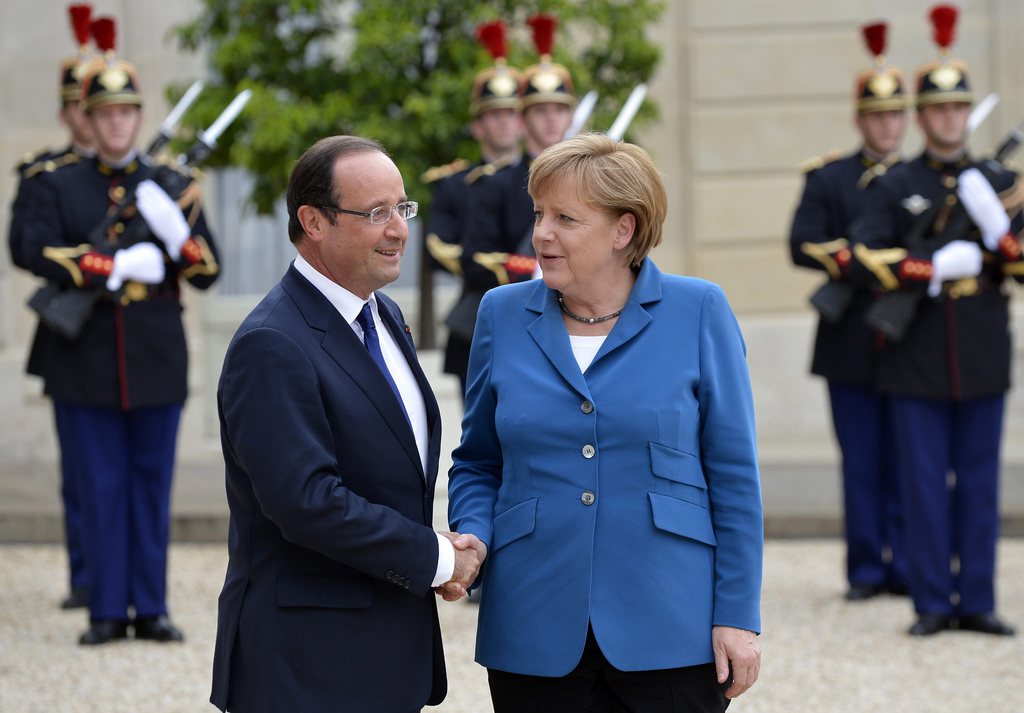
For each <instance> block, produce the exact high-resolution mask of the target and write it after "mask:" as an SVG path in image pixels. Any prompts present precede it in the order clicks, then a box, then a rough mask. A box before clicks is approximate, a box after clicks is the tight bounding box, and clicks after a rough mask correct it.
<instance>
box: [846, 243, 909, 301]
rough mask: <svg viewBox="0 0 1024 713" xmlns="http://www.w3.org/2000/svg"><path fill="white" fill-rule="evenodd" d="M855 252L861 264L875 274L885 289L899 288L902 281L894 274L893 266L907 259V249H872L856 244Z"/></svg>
mask: <svg viewBox="0 0 1024 713" xmlns="http://www.w3.org/2000/svg"><path fill="white" fill-rule="evenodd" d="M853 253H854V255H856V257H857V259H858V260H860V262H861V264H862V265H864V267H866V268H867V269H868V270H870V271H871V272H872V274H874V276H875V277H876V278H877V279H878V282H879V284H881V285H882V287H883V288H884V289H886V290H896V289H899V286H900V281H899V280H898V279H896V275H894V274H893V271H892V266H893V265H897V264H899V263H900V262H901V261H902V260H904V259H906V257H907V251H906V250H905V249H904V248H883V249H880V250H872V249H870V248H868V247H866V246H864V245H854V246H853Z"/></svg>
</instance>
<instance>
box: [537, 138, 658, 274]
mask: <svg viewBox="0 0 1024 713" xmlns="http://www.w3.org/2000/svg"><path fill="white" fill-rule="evenodd" d="M555 186H574V187H575V188H576V194H577V195H578V196H579V198H580V200H582V201H583V202H584V203H588V204H590V205H592V206H595V207H597V208H600V209H601V210H604V211H607V212H609V213H611V214H613V215H617V216H618V215H623V214H625V213H631V214H632V215H633V217H634V218H635V219H636V230H635V231H634V233H633V239H632V241H630V244H629V247H628V248H627V257H628V258H629V264H630V266H631V267H637V266H639V265H640V263H641V262H643V259H644V258H645V257H647V255H648V253H650V252H651V250H652V249H653V248H654V247H655V246H656V245H658V244H659V243H660V242H661V228H662V224H663V223H664V222H665V214H666V213H667V212H668V194H667V193H666V192H665V184H664V183H663V182H662V180H661V174H659V173H658V169H657V168H655V166H654V162H653V161H652V160H651V157H650V156H649V155H648V154H647V152H646V151H644V150H643V149H642V148H640V147H639V146H635V145H633V144H627V143H625V142H622V141H613V140H612V139H609V138H608V137H607V136H605V135H604V134H598V133H588V134H580V135H579V136H575V137H573V138H571V139H568V140H566V141H562V142H560V143H557V144H554V145H553V146H550V147H548V148H547V149H545V150H544V151H543V152H542V153H541V154H540V155H539V156H537V158H535V159H534V160H533V162H532V163H531V164H530V182H529V185H528V189H529V191H530V197H531V198H533V199H534V201H536V200H537V196H539V195H541V194H543V193H546V192H547V191H549V190H551V189H552V188H553V187H555Z"/></svg>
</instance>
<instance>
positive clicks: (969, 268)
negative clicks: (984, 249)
mask: <svg viewBox="0 0 1024 713" xmlns="http://www.w3.org/2000/svg"><path fill="white" fill-rule="evenodd" d="M980 272H981V247H979V246H978V244H977V243H972V242H970V241H967V240H954V241H953V242H951V243H949V244H947V245H943V246H942V247H941V248H939V249H938V250H936V251H935V254H934V255H932V279H931V281H930V282H929V283H928V294H929V295H930V296H932V297H938V296H939V293H940V292H942V283H943V282H944V281H946V280H959V279H961V278H963V277H974V276H975V275H977V274H978V273H980Z"/></svg>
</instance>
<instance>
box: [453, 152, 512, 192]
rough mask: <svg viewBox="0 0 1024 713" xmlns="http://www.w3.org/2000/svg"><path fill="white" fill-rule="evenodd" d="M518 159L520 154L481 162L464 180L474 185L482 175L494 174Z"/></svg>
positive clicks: (468, 184) (467, 183) (469, 184)
mask: <svg viewBox="0 0 1024 713" xmlns="http://www.w3.org/2000/svg"><path fill="white" fill-rule="evenodd" d="M518 160H519V156H504V157H502V158H499V159H495V160H494V161H491V162H490V163H484V164H480V165H479V166H477V167H476V168H474V169H473V170H472V171H470V172H469V173H467V174H466V177H465V178H464V179H463V180H464V181H465V182H466V185H467V186H472V185H473V184H474V183H476V182H477V181H478V180H480V178H481V177H482V176H493V175H494V174H495V173H497V172H498V171H500V170H501V169H503V168H505V167H506V166H511V165H512V164H514V163H515V162H516V161H518Z"/></svg>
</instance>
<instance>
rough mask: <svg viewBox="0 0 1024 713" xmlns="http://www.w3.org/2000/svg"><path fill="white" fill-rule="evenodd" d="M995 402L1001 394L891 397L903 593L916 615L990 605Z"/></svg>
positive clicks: (997, 434)
mask: <svg viewBox="0 0 1024 713" xmlns="http://www.w3.org/2000/svg"><path fill="white" fill-rule="evenodd" d="M1003 402H1004V396H1003V395H1002V394H999V395H997V396H989V397H985V398H979V399H971V400H969V401H938V400H931V399H919V398H911V397H905V396H899V397H895V396H894V397H892V405H893V416H894V419H895V424H896V433H897V435H898V437H899V443H900V472H901V485H902V492H903V496H904V505H905V507H904V511H903V512H904V519H905V522H906V537H907V559H908V564H909V575H910V593H911V595H912V596H913V597H914V609H915V610H916V611H917V613H919V614H941V615H967V614H984V613H986V612H991V611H994V610H995V591H994V589H995V585H994V580H995V563H996V539H997V538H998V536H999V508H998V489H999V444H1000V440H1001V436H1002V427H1003ZM950 473H952V474H955V478H950V477H949V475H950ZM957 562H958V563H959V564H958V565H957Z"/></svg>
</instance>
